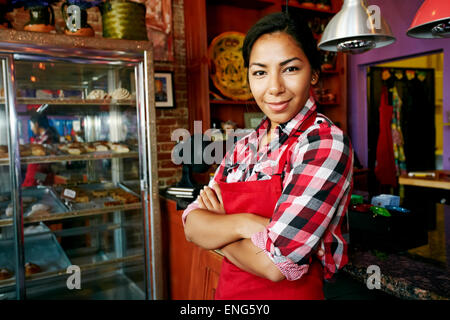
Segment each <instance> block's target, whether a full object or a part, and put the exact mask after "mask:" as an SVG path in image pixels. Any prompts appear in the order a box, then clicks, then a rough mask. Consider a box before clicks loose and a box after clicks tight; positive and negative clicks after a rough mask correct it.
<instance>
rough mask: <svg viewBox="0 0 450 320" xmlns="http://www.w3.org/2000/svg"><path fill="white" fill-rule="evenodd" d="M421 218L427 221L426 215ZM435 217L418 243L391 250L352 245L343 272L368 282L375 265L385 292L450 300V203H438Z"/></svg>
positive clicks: (402, 296) (405, 297) (404, 297)
mask: <svg viewBox="0 0 450 320" xmlns="http://www.w3.org/2000/svg"><path fill="white" fill-rule="evenodd" d="M433 215H434V213H433ZM422 220H423V221H422V223H425V224H426V222H427V221H426V219H425V217H424V218H423V219H422ZM433 220H434V221H433V224H431V225H430V226H429V227H428V231H427V235H426V236H427V238H428V239H427V241H426V242H425V243H422V244H421V245H419V246H412V248H409V249H404V250H403V251H394V250H391V251H390V252H387V251H388V250H381V249H379V250H374V249H372V250H362V249H354V248H353V247H352V248H353V250H351V251H352V252H351V254H350V255H349V263H348V264H347V265H346V266H345V267H344V271H345V272H347V273H349V274H350V275H351V276H352V277H354V278H356V279H358V280H360V281H362V282H363V283H365V282H366V281H367V279H368V276H369V274H368V273H367V268H368V267H369V266H371V265H376V266H378V267H379V268H380V273H381V290H383V291H384V292H386V293H389V294H391V295H394V296H396V297H399V298H402V299H419V300H434V299H438V300H439V299H450V241H449V240H450V227H449V226H450V225H449V223H450V206H448V205H443V204H436V210H435V217H434V219H433ZM351 235H352V234H351V233H350V241H351ZM417 237H419V236H418V235H417ZM393 239H394V238H393ZM414 240H415V239H412V240H411V241H414ZM392 245H394V243H393V244H392Z"/></svg>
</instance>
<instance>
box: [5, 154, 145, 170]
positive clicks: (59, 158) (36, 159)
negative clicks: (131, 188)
mask: <svg viewBox="0 0 450 320" xmlns="http://www.w3.org/2000/svg"><path fill="white" fill-rule="evenodd" d="M126 158H130V159H133V158H135V159H137V158H139V153H138V152H137V151H130V152H126V153H116V152H92V153H85V154H80V155H48V156H29V157H22V158H21V159H20V160H21V162H22V163H23V164H31V163H53V162H63V161H90V160H103V159H126ZM5 165H9V159H8V158H2V159H0V166H5Z"/></svg>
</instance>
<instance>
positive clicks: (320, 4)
mask: <svg viewBox="0 0 450 320" xmlns="http://www.w3.org/2000/svg"><path fill="white" fill-rule="evenodd" d="M316 8H317V9H321V10H331V0H317V2H316Z"/></svg>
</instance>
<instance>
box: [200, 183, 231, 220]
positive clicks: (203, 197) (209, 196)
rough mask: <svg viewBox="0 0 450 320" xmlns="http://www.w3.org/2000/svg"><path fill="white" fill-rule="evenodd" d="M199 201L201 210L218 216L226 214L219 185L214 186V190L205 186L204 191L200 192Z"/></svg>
mask: <svg viewBox="0 0 450 320" xmlns="http://www.w3.org/2000/svg"><path fill="white" fill-rule="evenodd" d="M197 200H198V203H199V205H200V208H201V209H206V210H209V211H212V212H214V213H218V214H225V208H224V206H223V200H222V194H221V192H220V187H219V185H218V184H217V183H215V184H214V185H213V189H211V188H210V187H208V186H205V187H204V188H203V190H201V191H200V195H199V196H198V198H197Z"/></svg>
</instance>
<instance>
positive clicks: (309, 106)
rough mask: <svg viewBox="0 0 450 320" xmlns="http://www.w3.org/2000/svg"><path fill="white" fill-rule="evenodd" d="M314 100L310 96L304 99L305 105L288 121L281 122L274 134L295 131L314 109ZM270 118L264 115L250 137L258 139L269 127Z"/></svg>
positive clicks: (287, 133)
mask: <svg viewBox="0 0 450 320" xmlns="http://www.w3.org/2000/svg"><path fill="white" fill-rule="evenodd" d="M316 108H317V107H316V102H315V100H314V98H313V97H312V96H310V97H309V99H308V100H307V101H306V103H305V106H304V107H303V108H302V109H301V110H300V111H299V112H298V113H297V114H296V115H295V117H293V118H292V119H291V120H289V121H288V122H285V123H282V124H280V125H279V126H278V130H276V134H277V135H280V136H284V135H286V136H290V135H291V134H292V133H294V132H296V131H297V130H298V129H299V127H300V126H301V124H302V123H303V121H304V120H305V119H306V118H308V116H309V115H310V114H311V113H312V112H314V111H315V110H316ZM269 124H270V120H269V118H267V116H265V117H264V118H263V119H262V120H261V123H260V124H259V125H258V126H257V127H256V130H255V131H254V132H253V133H252V137H251V138H250V139H251V140H252V139H259V138H260V137H262V136H263V135H264V133H265V132H266V130H267V128H268V127H269Z"/></svg>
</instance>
